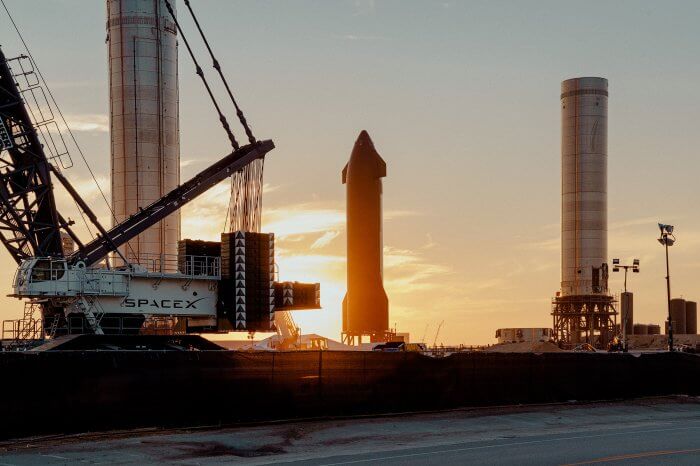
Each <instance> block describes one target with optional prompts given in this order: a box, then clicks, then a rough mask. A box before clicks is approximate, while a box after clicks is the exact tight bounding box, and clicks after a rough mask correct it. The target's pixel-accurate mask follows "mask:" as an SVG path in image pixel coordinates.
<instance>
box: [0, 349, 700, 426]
mask: <svg viewBox="0 0 700 466" xmlns="http://www.w3.org/2000/svg"><path fill="white" fill-rule="evenodd" d="M0 374H1V377H2V384H0V400H2V404H3V408H2V412H1V413H0V416H2V421H1V422H0V425H1V426H2V427H1V428H0V437H2V438H8V437H19V436H26V435H35V434H40V433H58V432H77V431H79V432H83V431H94V430H106V429H120V428H129V427H150V426H159V427H160V426H194V425H217V424H229V423H235V422H242V421H256V420H270V419H289V418H301V417H316V416H342V415H353V414H374V413H387V412H404V411H415V410H432V409H444V408H455V407H460V406H486V405H503V404H517V403H544V402H561V401H569V400H581V401H583V400H604V399H623V398H633V397H640V396H655V395H670V394H686V395H700V356H698V355H693V354H683V353H656V354H644V355H641V356H633V355H630V354H591V353H546V354H527V353H517V354H504V353H461V354H455V355H452V356H449V357H446V358H439V359H434V358H430V357H426V356H423V355H421V354H417V353H372V352H333V351H326V352H311V351H309V352H306V351H303V352H289V353H265V352H257V353H246V352H233V351H199V352H170V351H169V352H157V351H148V352H141V351H124V352H109V351H102V352H96V351H95V352H80V351H75V352H74V351H57V352H51V351H47V352H43V353H4V354H0Z"/></svg>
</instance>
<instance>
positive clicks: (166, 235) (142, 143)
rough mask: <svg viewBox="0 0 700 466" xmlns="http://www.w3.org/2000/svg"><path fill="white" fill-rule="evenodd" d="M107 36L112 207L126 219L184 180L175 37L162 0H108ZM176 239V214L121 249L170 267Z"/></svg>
mask: <svg viewBox="0 0 700 466" xmlns="http://www.w3.org/2000/svg"><path fill="white" fill-rule="evenodd" d="M170 3H171V5H172V6H173V8H175V3H176V2H175V1H174V0H171V2H170ZM107 41H108V44H109V85H110V124H111V161H112V208H113V210H114V214H115V217H116V222H121V221H122V220H124V219H125V218H127V217H128V216H129V215H131V214H133V213H135V212H137V211H138V209H139V208H140V207H145V206H147V205H148V204H150V203H152V202H153V201H155V200H157V199H159V198H160V197H161V196H163V195H164V194H166V193H168V192H169V191H170V190H172V189H173V188H175V187H177V186H178V184H179V183H180V141H179V139H180V138H179V122H178V111H179V110H178V74H177V35H176V28H175V24H174V22H173V21H172V18H171V17H170V14H169V13H168V10H167V8H166V5H165V0H107ZM179 239H180V214H179V212H178V213H174V214H172V215H170V216H169V217H167V218H166V219H165V220H163V221H161V222H159V223H158V224H157V225H154V226H153V227H151V228H149V229H148V230H146V231H145V232H143V233H141V234H140V235H139V236H138V237H136V238H134V239H133V240H131V241H130V242H129V243H128V244H127V245H125V246H123V247H122V248H121V251H122V253H123V254H124V255H125V256H126V257H127V259H129V260H130V261H140V262H142V263H144V262H145V261H146V260H147V261H148V263H149V264H151V266H155V267H163V268H164V269H167V270H168V271H172V270H174V269H175V268H176V265H177V264H176V261H175V260H171V259H172V258H175V256H176V255H177V242H178V240H179ZM171 269H172V270H171Z"/></svg>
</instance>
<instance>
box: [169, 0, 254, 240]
mask: <svg viewBox="0 0 700 466" xmlns="http://www.w3.org/2000/svg"><path fill="white" fill-rule="evenodd" d="M185 5H187V8H188V10H189V12H190V16H192V19H193V21H194V23H195V25H196V26H197V30H198V31H199V34H200V36H201V38H202V41H203V42H204V44H205V46H206V48H207V50H208V52H209V56H210V57H211V59H212V66H213V68H214V69H215V70H216V71H217V73H218V75H219V77H220V79H221V81H222V83H223V85H224V87H225V88H226V91H227V93H228V96H229V98H230V99H231V102H232V103H233V106H234V107H235V109H236V115H237V116H238V120H239V121H240V123H241V125H242V126H243V128H244V130H245V133H246V136H247V137H248V141H249V142H250V143H251V144H254V143H255V142H256V139H255V136H254V135H253V132H252V130H251V129H250V126H249V124H248V121H247V120H246V118H245V115H244V114H243V111H242V110H241V108H240V106H239V105H238V102H236V99H235V98H234V96H233V92H232V91H231V87H230V86H229V84H228V81H227V80H226V77H225V76H224V74H223V71H222V70H221V65H220V63H219V61H218V60H217V58H216V56H215V55H214V52H213V50H212V48H211V45H210V44H209V41H208V40H207V37H206V35H205V34H204V31H203V30H202V27H201V25H200V24H199V20H198V19H197V16H196V15H195V13H194V10H193V9H192V5H191V4H190V1H189V0H185ZM165 6H166V8H167V9H168V13H170V17H171V18H172V20H173V22H174V23H175V26H176V28H177V31H178V32H179V34H180V35H181V36H182V40H183V42H184V43H185V46H186V48H187V51H188V52H189V55H190V57H191V59H192V61H193V62H194V65H195V68H196V73H197V75H198V76H199V77H200V79H201V80H202V83H203V84H204V87H205V88H206V90H207V92H208V93H209V97H210V98H211V101H212V103H213V104H214V107H215V108H216V111H217V112H218V114H219V120H220V121H221V124H222V126H223V127H224V130H225V131H226V133H227V135H228V137H229V140H231V143H232V145H233V148H234V150H238V148H239V145H238V142H237V141H236V140H235V138H234V136H233V133H232V132H231V128H230V126H229V124H228V121H227V120H226V117H225V116H224V115H223V113H222V112H221V107H220V106H219V103H218V102H217V101H216V98H215V97H214V95H213V92H212V90H211V87H210V86H209V83H208V81H207V80H206V78H205V77H204V72H203V71H202V68H201V67H200V65H199V63H198V61H197V59H196V58H195V56H194V52H193V51H192V48H191V47H190V44H189V41H188V40H187V38H186V37H185V34H184V33H183V31H182V28H181V27H180V23H179V21H178V20H177V18H176V16H175V11H174V9H173V7H172V5H171V3H170V0H165ZM263 169H264V159H257V160H254V161H252V162H251V163H249V164H248V165H246V166H245V167H243V168H242V169H241V170H239V171H237V172H236V173H234V174H233V176H232V177H231V197H230V199H229V206H228V209H227V211H226V220H225V224H224V229H225V230H226V229H228V231H253V232H259V231H260V228H261V223H262V221H261V220H262V219H261V217H262V185H263ZM229 218H230V221H229Z"/></svg>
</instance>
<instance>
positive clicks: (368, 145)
mask: <svg viewBox="0 0 700 466" xmlns="http://www.w3.org/2000/svg"><path fill="white" fill-rule="evenodd" d="M355 148H356V149H365V150H366V149H372V150H374V143H373V142H372V138H370V137H369V134H368V133H367V131H365V130H364V129H363V130H362V131H361V132H360V135H359V136H358V137H357V141H355Z"/></svg>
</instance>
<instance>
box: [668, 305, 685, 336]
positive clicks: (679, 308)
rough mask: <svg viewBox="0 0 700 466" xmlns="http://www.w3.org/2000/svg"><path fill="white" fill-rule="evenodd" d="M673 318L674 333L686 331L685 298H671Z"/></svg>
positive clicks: (679, 333)
mask: <svg viewBox="0 0 700 466" xmlns="http://www.w3.org/2000/svg"><path fill="white" fill-rule="evenodd" d="M671 320H672V321H673V333H674V334H677V335H681V334H684V333H685V299H681V298H674V299H672V300H671Z"/></svg>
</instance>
